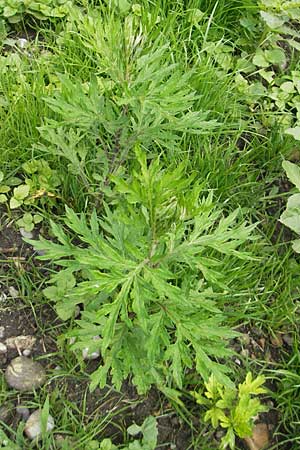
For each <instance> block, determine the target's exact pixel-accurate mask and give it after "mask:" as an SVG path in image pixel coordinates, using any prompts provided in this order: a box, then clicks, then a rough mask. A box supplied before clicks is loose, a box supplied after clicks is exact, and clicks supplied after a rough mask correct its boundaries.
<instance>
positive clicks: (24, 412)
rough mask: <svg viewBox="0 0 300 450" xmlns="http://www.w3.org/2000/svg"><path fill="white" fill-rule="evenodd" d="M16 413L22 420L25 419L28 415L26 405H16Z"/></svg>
mask: <svg viewBox="0 0 300 450" xmlns="http://www.w3.org/2000/svg"><path fill="white" fill-rule="evenodd" d="M16 411H17V414H19V415H20V416H21V417H22V419H23V420H27V419H28V417H29V416H30V411H29V409H28V408H26V406H22V405H18V406H17V407H16Z"/></svg>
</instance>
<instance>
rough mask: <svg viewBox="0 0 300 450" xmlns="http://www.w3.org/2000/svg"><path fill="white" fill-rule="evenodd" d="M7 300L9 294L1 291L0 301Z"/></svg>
mask: <svg viewBox="0 0 300 450" xmlns="http://www.w3.org/2000/svg"><path fill="white" fill-rule="evenodd" d="M6 300H7V295H6V294H5V292H0V302H2V303H4V302H6Z"/></svg>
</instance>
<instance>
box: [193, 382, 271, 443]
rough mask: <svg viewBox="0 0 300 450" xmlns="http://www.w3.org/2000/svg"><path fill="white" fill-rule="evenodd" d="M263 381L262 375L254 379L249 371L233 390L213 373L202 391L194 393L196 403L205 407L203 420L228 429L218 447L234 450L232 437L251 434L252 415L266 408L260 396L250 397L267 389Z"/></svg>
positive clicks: (254, 415)
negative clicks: (258, 397) (219, 380)
mask: <svg viewBox="0 0 300 450" xmlns="http://www.w3.org/2000/svg"><path fill="white" fill-rule="evenodd" d="M264 382H265V378H264V377H263V376H258V377H257V378H255V379H253V378H252V374H251V373H248V374H247V376H246V379H245V381H244V382H243V383H241V384H239V386H238V389H236V388H231V387H228V386H225V385H224V384H223V383H220V382H218V381H217V380H216V378H215V377H214V376H213V375H212V376H211V377H210V379H209V381H208V382H207V383H204V384H205V388H206V390H205V391H204V393H198V392H194V393H193V396H194V397H195V399H196V401H197V403H198V404H199V405H203V406H205V408H207V411H206V413H205V416H204V420H205V421H206V422H208V421H210V422H211V424H212V426H213V428H218V427H219V426H221V427H222V428H225V429H226V430H227V432H226V435H225V436H224V437H223V438H222V441H221V444H220V448H221V449H226V448H227V447H230V448H231V449H232V450H234V449H235V448H236V447H235V436H238V437H240V438H245V437H247V436H251V434H252V429H253V422H254V419H255V417H256V416H257V414H259V413H261V412H264V411H267V408H266V407H265V406H264V405H262V404H261V403H260V401H259V399H257V398H252V397H253V396H257V395H260V394H264V393H266V392H267V391H266V389H264V388H263V387H262V385H263V384H264Z"/></svg>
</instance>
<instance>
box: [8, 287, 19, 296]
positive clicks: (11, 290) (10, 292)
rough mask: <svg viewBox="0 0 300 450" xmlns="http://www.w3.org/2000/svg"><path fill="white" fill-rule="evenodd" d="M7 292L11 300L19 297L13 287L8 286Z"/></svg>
mask: <svg viewBox="0 0 300 450" xmlns="http://www.w3.org/2000/svg"><path fill="white" fill-rule="evenodd" d="M8 292H9V295H10V296H11V297H12V298H18V297H19V292H18V291H17V289H16V288H14V287H13V286H10V287H9V288H8Z"/></svg>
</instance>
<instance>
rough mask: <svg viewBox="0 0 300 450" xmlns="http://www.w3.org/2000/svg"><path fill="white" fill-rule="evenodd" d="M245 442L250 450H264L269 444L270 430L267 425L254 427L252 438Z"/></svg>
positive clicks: (261, 424)
mask: <svg viewBox="0 0 300 450" xmlns="http://www.w3.org/2000/svg"><path fill="white" fill-rule="evenodd" d="M244 440H245V442H246V444H247V446H248V448H249V450H263V449H265V448H266V447H267V445H268V444H269V429H268V425H267V424H266V423H257V424H256V425H254V428H253V433H252V436H251V437H246V438H245V439H244Z"/></svg>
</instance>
